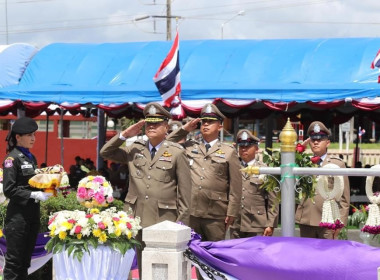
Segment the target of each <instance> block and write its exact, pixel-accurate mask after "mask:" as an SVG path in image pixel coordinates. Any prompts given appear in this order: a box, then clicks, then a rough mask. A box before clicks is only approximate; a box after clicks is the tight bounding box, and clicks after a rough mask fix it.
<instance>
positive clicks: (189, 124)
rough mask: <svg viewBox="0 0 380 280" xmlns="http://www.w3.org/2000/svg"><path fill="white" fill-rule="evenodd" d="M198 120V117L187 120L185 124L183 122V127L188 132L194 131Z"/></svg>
mask: <svg viewBox="0 0 380 280" xmlns="http://www.w3.org/2000/svg"><path fill="white" fill-rule="evenodd" d="M200 121H201V119H200V118H196V119H193V120H191V121H189V122H187V123H186V124H184V125H183V129H184V130H186V131H188V132H191V131H194V130H195V129H196V128H197V125H198V123H199V122H200Z"/></svg>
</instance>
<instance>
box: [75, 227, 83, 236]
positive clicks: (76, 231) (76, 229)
mask: <svg viewBox="0 0 380 280" xmlns="http://www.w3.org/2000/svg"><path fill="white" fill-rule="evenodd" d="M81 231H82V227H81V226H76V227H75V229H74V233H75V234H79V233H80V232H81Z"/></svg>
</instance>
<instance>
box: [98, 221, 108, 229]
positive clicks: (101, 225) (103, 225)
mask: <svg viewBox="0 0 380 280" xmlns="http://www.w3.org/2000/svg"><path fill="white" fill-rule="evenodd" d="M98 228H100V229H105V228H106V225H105V224H104V223H103V222H99V223H98Z"/></svg>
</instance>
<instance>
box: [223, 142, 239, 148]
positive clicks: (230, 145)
mask: <svg viewBox="0 0 380 280" xmlns="http://www.w3.org/2000/svg"><path fill="white" fill-rule="evenodd" d="M221 144H222V145H224V146H227V147H230V148H232V149H236V148H235V146H234V145H232V144H230V143H225V142H223V143H221Z"/></svg>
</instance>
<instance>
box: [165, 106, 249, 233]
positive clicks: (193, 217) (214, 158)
mask: <svg viewBox="0 0 380 280" xmlns="http://www.w3.org/2000/svg"><path fill="white" fill-rule="evenodd" d="M212 109H213V112H212V113H215V110H217V109H216V107H215V106H214V105H212ZM216 113H217V114H218V115H219V114H220V115H222V114H221V113H220V112H219V111H217V112H216ZM222 116H223V115H222ZM223 117H224V116H223ZM187 134H188V132H187V131H186V130H184V129H183V128H179V129H178V130H176V131H173V132H172V133H171V134H170V135H169V136H168V138H167V139H169V140H173V141H178V140H180V139H183V138H185V137H186V135H187ZM182 145H183V146H184V147H185V149H186V155H187V158H188V161H189V165H190V171H191V181H192V189H191V211H190V226H191V228H193V229H194V230H195V231H196V232H197V233H199V234H201V235H202V240H204V241H219V240H223V239H225V234H226V228H225V222H224V221H225V218H226V217H227V216H232V217H237V215H238V212H239V208H240V205H241V204H240V202H241V180H242V179H241V172H240V162H239V158H238V155H237V152H236V149H235V147H233V146H232V145H229V144H225V143H221V142H220V141H219V140H218V141H217V142H216V143H215V144H214V145H213V146H212V147H211V148H210V149H209V150H208V151H207V152H206V147H205V144H204V143H203V142H198V141H195V140H187V141H186V142H184V143H182Z"/></svg>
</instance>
